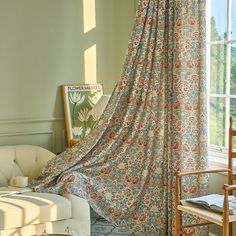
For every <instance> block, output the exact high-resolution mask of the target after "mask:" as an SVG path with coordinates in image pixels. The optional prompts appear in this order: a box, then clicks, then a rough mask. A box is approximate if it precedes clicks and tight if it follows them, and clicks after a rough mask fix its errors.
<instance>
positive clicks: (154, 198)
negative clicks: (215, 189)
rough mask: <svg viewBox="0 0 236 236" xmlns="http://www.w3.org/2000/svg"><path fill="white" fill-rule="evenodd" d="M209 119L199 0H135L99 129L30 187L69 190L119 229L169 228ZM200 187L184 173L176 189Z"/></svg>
mask: <svg viewBox="0 0 236 236" xmlns="http://www.w3.org/2000/svg"><path fill="white" fill-rule="evenodd" d="M206 120H207V119H206V78H205V1H204V0H194V1H193V0H168V1H167V0H159V1H157V0H140V1H139V4H138V10H137V16H136V21H135V25H134V30H133V33H132V36H131V40H130V43H129V46H128V52H127V55H126V58H125V63H124V66H123V73H122V75H121V78H120V80H119V82H118V83H117V85H116V87H115V89H114V91H113V93H112V96H111V99H110V101H109V103H108V105H107V107H106V109H105V112H104V114H103V115H102V117H101V119H100V121H99V123H98V126H97V128H96V129H95V130H93V132H92V133H91V134H90V135H89V136H88V137H87V138H86V140H84V141H83V142H82V143H80V144H78V145H75V146H73V147H72V148H69V149H67V150H66V151H65V152H63V153H62V154H60V155H58V156H56V157H55V158H53V160H52V161H50V162H49V164H48V165H47V167H46V168H45V169H44V170H43V172H42V173H41V175H40V176H39V177H38V178H37V179H36V180H34V182H33V185H34V190H35V191H46V192H54V193H59V194H60V193H73V194H76V195H78V196H81V197H83V198H85V199H87V200H88V202H89V204H90V205H91V207H92V208H93V209H94V210H95V211H96V212H97V213H99V214H100V215H101V216H103V217H104V218H106V219H107V220H109V221H111V222H114V223H116V224H117V225H119V226H121V227H124V228H131V229H133V230H134V231H143V232H146V233H147V235H150V234H151V233H155V235H174V186H175V172H176V171H177V170H182V169H187V170H193V169H204V168H206V144H207V140H206V137H207V135H206V128H207V127H206V124H207V122H206ZM189 182H191V185H190V184H189ZM205 184H206V180H205V178H200V179H197V178H193V177H192V178H191V179H186V180H185V181H184V183H183V192H184V193H185V194H186V195H188V196H191V194H196V193H199V192H200V191H201V188H202V186H203V188H204V187H205ZM191 186H192V187H191ZM198 235H199V234H198Z"/></svg>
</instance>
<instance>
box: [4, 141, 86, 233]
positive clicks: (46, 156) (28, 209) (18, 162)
mask: <svg viewBox="0 0 236 236" xmlns="http://www.w3.org/2000/svg"><path fill="white" fill-rule="evenodd" d="M53 156H55V154H53V153H52V152H50V151H48V150H46V149H44V148H41V147H37V146H31V145H17V146H0V190H1V189H3V187H7V186H8V182H9V179H10V178H11V177H13V176H28V177H29V179H31V178H34V177H36V176H37V175H38V174H39V173H40V171H41V170H42V168H43V166H45V164H46V163H47V162H48V160H50V158H52V157H53ZM42 233H47V234H68V235H73V236H90V207H89V205H88V203H87V201H86V200H84V199H82V198H80V197H77V196H75V195H72V194H64V195H63V196H61V195H57V194H51V193H36V192H26V193H23V194H13V195H10V196H5V197H1V196H0V236H20V235H21V236H30V235H36V234H38V235H39V234H42Z"/></svg>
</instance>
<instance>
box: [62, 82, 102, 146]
mask: <svg viewBox="0 0 236 236" xmlns="http://www.w3.org/2000/svg"><path fill="white" fill-rule="evenodd" d="M62 93H63V101H64V111H65V122H66V132H67V143H68V145H69V146H71V143H76V142H77V141H79V140H81V139H83V138H84V137H86V136H87V135H88V134H89V133H90V132H91V130H92V129H94V127H95V126H96V124H97V121H98V119H99V117H97V116H95V115H94V114H93V113H91V110H92V108H93V107H94V105H95V104H96V103H97V101H98V100H99V99H100V98H101V96H102V95H103V89H102V85H101V84H78V85H62Z"/></svg>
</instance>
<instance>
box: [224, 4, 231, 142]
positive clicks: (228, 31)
mask: <svg viewBox="0 0 236 236" xmlns="http://www.w3.org/2000/svg"><path fill="white" fill-rule="evenodd" d="M230 9H231V0H228V8H227V40H231V11H230ZM226 47H227V48H226V101H225V102H226V117H225V118H226V127H225V129H226V130H225V131H226V135H225V144H226V147H228V141H229V139H228V136H229V117H230V58H231V52H230V44H229V42H226Z"/></svg>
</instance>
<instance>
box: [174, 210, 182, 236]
mask: <svg viewBox="0 0 236 236" xmlns="http://www.w3.org/2000/svg"><path fill="white" fill-rule="evenodd" d="M180 226H181V220H180V211H179V210H178V209H176V210H175V236H180Z"/></svg>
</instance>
